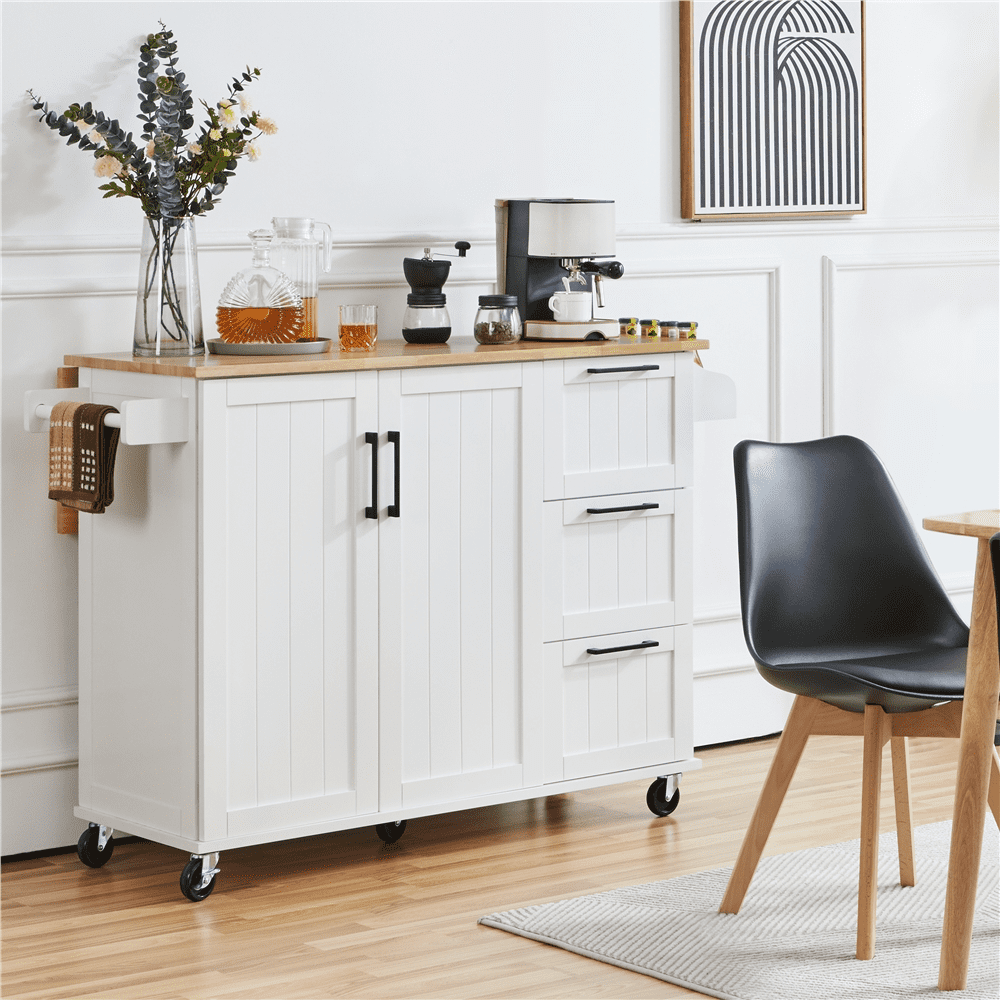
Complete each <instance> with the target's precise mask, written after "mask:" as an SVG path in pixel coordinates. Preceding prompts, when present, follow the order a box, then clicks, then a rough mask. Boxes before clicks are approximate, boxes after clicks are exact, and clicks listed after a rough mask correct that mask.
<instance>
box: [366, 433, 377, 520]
mask: <svg viewBox="0 0 1000 1000" xmlns="http://www.w3.org/2000/svg"><path fill="white" fill-rule="evenodd" d="M365 444H370V445H371V446H372V505H371V506H370V507H365V517H373V518H375V520H378V434H376V433H375V431H365Z"/></svg>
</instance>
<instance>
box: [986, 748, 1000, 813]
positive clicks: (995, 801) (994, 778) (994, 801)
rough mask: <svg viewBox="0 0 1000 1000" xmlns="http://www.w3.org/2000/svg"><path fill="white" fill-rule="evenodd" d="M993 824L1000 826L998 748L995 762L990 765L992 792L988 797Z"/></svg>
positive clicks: (999, 760) (994, 753) (995, 753)
mask: <svg viewBox="0 0 1000 1000" xmlns="http://www.w3.org/2000/svg"><path fill="white" fill-rule="evenodd" d="M987 800H988V801H989V804H990V812H992V813H993V822H994V823H996V825H997V826H1000V756H997V749H996V747H994V748H993V762H992V763H991V764H990V790H989V793H988V795H987Z"/></svg>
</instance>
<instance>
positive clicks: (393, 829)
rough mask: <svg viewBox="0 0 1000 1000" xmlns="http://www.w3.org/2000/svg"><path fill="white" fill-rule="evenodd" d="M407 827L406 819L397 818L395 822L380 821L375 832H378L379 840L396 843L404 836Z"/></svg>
mask: <svg viewBox="0 0 1000 1000" xmlns="http://www.w3.org/2000/svg"><path fill="white" fill-rule="evenodd" d="M405 829H406V820H405V819H400V820H396V822H395V823H379V824H378V825H377V826H376V827H375V832H376V833H377V834H378V836H379V840H381V841H383V842H384V843H386V844H395V843H396V841H397V840H399V838H400V837H402V836H403V831H404V830H405Z"/></svg>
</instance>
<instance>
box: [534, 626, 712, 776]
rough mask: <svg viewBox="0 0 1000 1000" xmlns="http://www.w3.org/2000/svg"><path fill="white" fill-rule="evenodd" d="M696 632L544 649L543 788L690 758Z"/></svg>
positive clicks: (661, 632)
mask: <svg viewBox="0 0 1000 1000" xmlns="http://www.w3.org/2000/svg"><path fill="white" fill-rule="evenodd" d="M690 657H691V626H690V625H679V626H676V627H673V628H659V629H647V630H644V631H637V632H623V633H618V634H616V635H602V636H592V637H591V638H588V639H572V640H568V641H566V642H550V643H546V645H545V734H546V740H545V780H546V781H548V782H553V781H563V780H569V779H572V778H581V777H585V776H590V775H595V774H608V773H611V772H614V771H627V770H630V769H632V768H639V767H650V766H653V765H656V764H669V763H670V762H671V761H676V760H683V759H686V758H689V757H690V756H691V753H692V745H691V740H692V732H693V729H692V720H691V671H690V667H689V664H690Z"/></svg>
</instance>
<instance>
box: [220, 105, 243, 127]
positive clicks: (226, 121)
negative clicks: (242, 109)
mask: <svg viewBox="0 0 1000 1000" xmlns="http://www.w3.org/2000/svg"><path fill="white" fill-rule="evenodd" d="M219 122H220V123H221V124H222V125H225V126H226V128H232V127H233V126H235V125H236V124H237V123H238V122H239V118H238V117H237V115H236V107H235V106H234V105H232V104H230V103H229V102H228V101H221V102H220V103H219Z"/></svg>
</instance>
